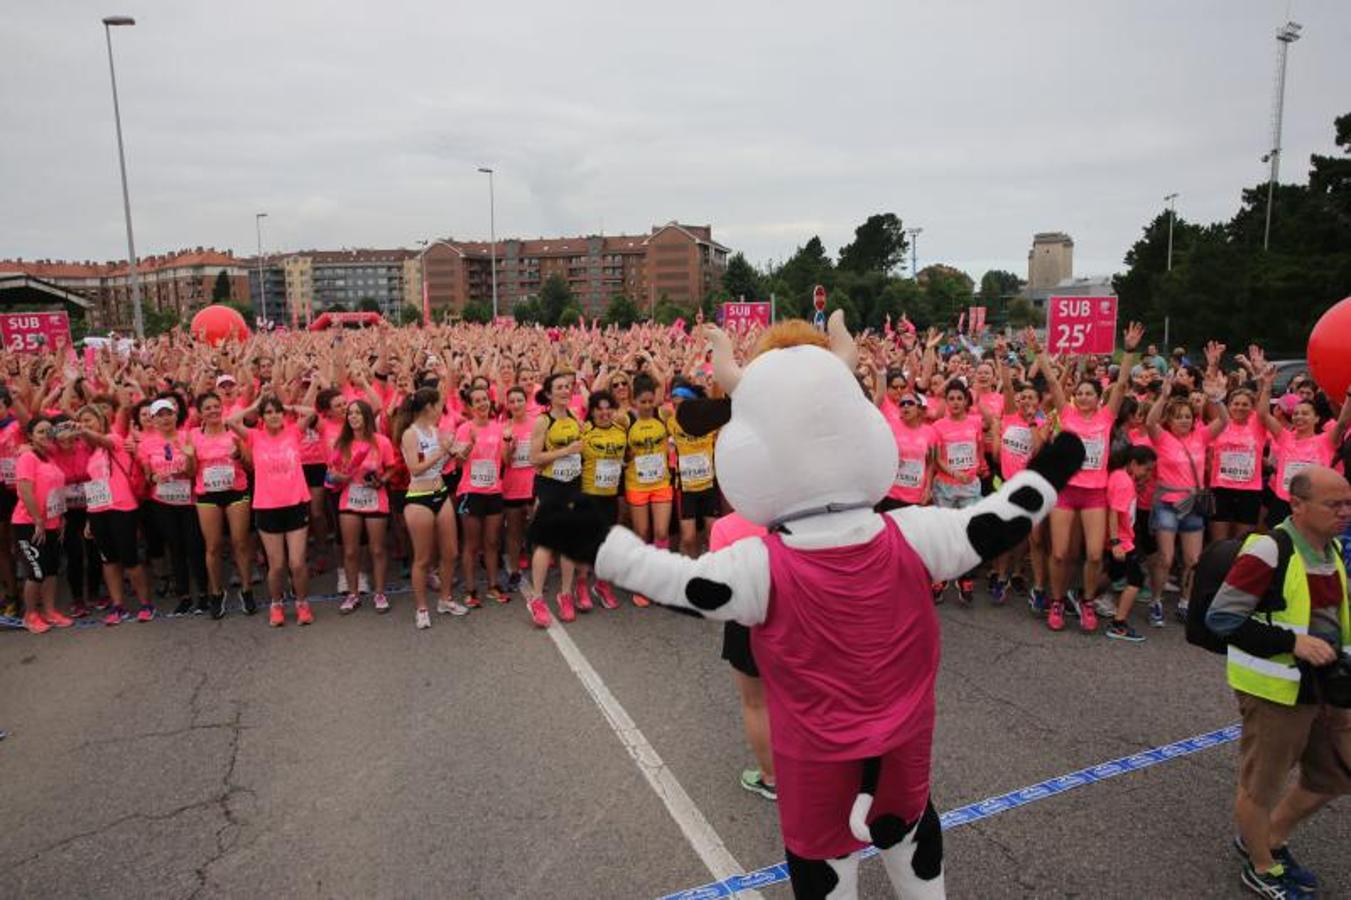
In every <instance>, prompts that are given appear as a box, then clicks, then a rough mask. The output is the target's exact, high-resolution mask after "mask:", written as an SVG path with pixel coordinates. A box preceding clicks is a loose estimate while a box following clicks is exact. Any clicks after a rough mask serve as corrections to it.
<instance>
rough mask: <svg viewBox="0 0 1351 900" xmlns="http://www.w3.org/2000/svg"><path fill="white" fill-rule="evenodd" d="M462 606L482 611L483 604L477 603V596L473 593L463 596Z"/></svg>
mask: <svg viewBox="0 0 1351 900" xmlns="http://www.w3.org/2000/svg"><path fill="white" fill-rule="evenodd" d="M464 605H465V606H466V607H468V608H469V609H482V608H483V603H482V602H480V601H479V598H478V594H475V593H474V592H473V591H470V592H469V593H467V594H465V595H464Z"/></svg>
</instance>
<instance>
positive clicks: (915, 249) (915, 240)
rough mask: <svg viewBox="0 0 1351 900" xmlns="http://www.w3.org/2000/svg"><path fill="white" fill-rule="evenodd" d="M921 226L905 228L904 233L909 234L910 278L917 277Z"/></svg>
mask: <svg viewBox="0 0 1351 900" xmlns="http://www.w3.org/2000/svg"><path fill="white" fill-rule="evenodd" d="M923 231H924V229H923V228H907V229H906V230H905V233H906V234H908V235H910V277H911V278H912V279H914V278H918V277H919V236H920V233H921V232H923Z"/></svg>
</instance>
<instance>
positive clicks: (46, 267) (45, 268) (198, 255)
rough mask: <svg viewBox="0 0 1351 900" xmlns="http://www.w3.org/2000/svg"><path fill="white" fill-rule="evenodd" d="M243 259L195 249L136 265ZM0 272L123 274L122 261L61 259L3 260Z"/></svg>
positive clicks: (160, 267)
mask: <svg viewBox="0 0 1351 900" xmlns="http://www.w3.org/2000/svg"><path fill="white" fill-rule="evenodd" d="M243 264H244V262H243V260H241V259H239V258H237V257H235V256H232V255H230V254H229V253H222V252H220V251H219V250H215V249H211V248H207V249H203V248H201V247H197V248H195V249H192V250H178V251H175V252H173V253H165V254H163V255H160V256H143V257H141V259H140V260H139V262H138V263H137V265H136V269H137V271H138V272H161V271H164V270H166V269H177V268H192V267H196V266H242V265H243ZM0 272H22V273H24V274H25V275H32V276H34V277H38V278H111V277H116V276H118V275H125V274H126V273H127V262H126V260H115V261H109V262H94V261H93V260H85V261H84V262H76V261H73V260H64V259H6V260H0Z"/></svg>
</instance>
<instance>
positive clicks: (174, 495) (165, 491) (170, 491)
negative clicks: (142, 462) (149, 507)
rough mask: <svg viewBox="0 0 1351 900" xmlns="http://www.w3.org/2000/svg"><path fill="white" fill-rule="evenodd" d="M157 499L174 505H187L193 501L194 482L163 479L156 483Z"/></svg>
mask: <svg viewBox="0 0 1351 900" xmlns="http://www.w3.org/2000/svg"><path fill="white" fill-rule="evenodd" d="M155 499H156V500H158V501H159V502H161V503H168V504H170V505H172V506H186V505H187V504H189V503H191V502H192V484H191V483H189V482H187V481H162V482H160V483H159V484H157V485H155Z"/></svg>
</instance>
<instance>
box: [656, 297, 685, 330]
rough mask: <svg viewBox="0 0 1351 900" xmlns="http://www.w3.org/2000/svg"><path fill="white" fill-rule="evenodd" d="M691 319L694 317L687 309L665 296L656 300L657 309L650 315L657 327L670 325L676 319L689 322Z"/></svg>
mask: <svg viewBox="0 0 1351 900" xmlns="http://www.w3.org/2000/svg"><path fill="white" fill-rule="evenodd" d="M693 318H694V316H693V314H692V313H691V312H690V310H689V308H688V307H686V306H685V305H684V304H681V303H677V302H676V301H674V300H672V299H671V298H670V297H668V296H666V295H665V294H662V295H661V296H660V297H659V298H658V299H657V308H656V309H655V310H654V311H653V314H652V320H653V321H654V322H656V323H657V324H658V325H672V324H674V323H675V320H676V319H685V320H686V321H691V320H693Z"/></svg>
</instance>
